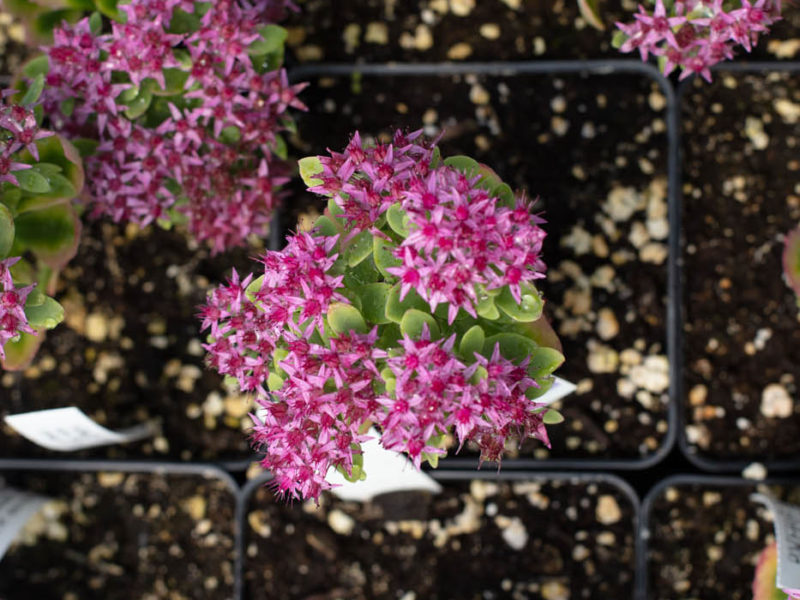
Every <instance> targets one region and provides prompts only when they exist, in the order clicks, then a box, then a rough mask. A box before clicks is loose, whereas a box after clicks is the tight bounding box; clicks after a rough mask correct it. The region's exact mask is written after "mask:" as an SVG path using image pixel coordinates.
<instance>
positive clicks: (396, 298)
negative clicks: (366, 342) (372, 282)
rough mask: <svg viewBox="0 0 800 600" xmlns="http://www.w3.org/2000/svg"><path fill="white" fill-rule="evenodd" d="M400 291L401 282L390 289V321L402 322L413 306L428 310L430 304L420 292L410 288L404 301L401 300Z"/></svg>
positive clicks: (388, 301) (388, 315)
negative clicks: (421, 296)
mask: <svg viewBox="0 0 800 600" xmlns="http://www.w3.org/2000/svg"><path fill="white" fill-rule="evenodd" d="M400 291H401V287H400V284H399V283H398V284H395V285H394V286H392V289H391V290H389V295H388V296H387V298H386V317H387V318H388V319H389V320H390V321H394V322H395V323H400V322H401V321H402V320H403V316H404V315H405V314H406V311H408V310H410V309H412V308H414V309H416V310H421V311H428V309H429V306H428V304H427V303H426V302H425V300H423V299H422V298H420V296H419V294H417V293H416V292H415V291H414V290H408V293H407V294H406V296H405V298H403V300H402V301H400Z"/></svg>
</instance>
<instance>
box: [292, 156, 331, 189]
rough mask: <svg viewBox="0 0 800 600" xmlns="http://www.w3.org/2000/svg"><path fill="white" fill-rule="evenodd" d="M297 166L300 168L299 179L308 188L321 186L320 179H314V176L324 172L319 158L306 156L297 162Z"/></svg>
mask: <svg viewBox="0 0 800 600" xmlns="http://www.w3.org/2000/svg"><path fill="white" fill-rule="evenodd" d="M297 164H298V165H299V166H300V177H302V178H303V182H304V183H305V184H306V185H307V186H308V187H315V186H318V185H322V184H323V181H322V179H319V178H318V177H315V175H319V174H320V173H322V172H323V171H324V170H325V168H324V167H323V166H322V161H320V159H319V156H306V157H305V158H301V159H300V160H299V161H297Z"/></svg>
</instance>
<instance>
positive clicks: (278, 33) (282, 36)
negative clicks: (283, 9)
mask: <svg viewBox="0 0 800 600" xmlns="http://www.w3.org/2000/svg"><path fill="white" fill-rule="evenodd" d="M258 34H259V35H260V36H261V38H260V39H257V40H256V41H255V42H253V43H252V44H250V45H249V46H248V47H247V53H248V54H250V55H251V56H261V55H264V54H272V53H273V52H279V51H280V50H281V49H282V48H283V45H284V43H285V42H286V38H287V36H288V32H287V31H286V30H285V29H284V28H283V27H281V26H279V25H266V26H264V27H259V28H258Z"/></svg>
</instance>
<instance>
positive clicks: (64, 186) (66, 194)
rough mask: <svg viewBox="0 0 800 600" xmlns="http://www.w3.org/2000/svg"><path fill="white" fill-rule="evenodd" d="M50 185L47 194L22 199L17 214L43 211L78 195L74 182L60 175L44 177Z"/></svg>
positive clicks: (54, 174)
mask: <svg viewBox="0 0 800 600" xmlns="http://www.w3.org/2000/svg"><path fill="white" fill-rule="evenodd" d="M39 166H41V165H39ZM44 177H45V179H47V182H48V184H49V185H50V191H49V192H47V193H46V194H38V195H35V196H26V197H24V198H22V200H21V201H20V203H19V205H18V206H17V213H18V214H22V213H25V212H30V211H33V210H43V209H45V208H49V207H51V206H55V205H57V204H61V203H63V202H66V201H68V200H72V199H73V198H75V197H76V196H77V195H78V192H77V190H75V188H74V187H73V185H72V182H71V181H70V180H69V179H67V178H66V177H64V176H63V175H61V174H60V173H52V174H47V175H44Z"/></svg>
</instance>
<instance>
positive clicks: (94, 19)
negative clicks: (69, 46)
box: [89, 11, 103, 35]
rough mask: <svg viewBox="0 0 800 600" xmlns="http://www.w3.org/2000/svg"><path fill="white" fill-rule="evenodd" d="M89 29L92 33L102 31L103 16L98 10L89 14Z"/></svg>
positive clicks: (95, 33) (98, 33)
mask: <svg viewBox="0 0 800 600" xmlns="http://www.w3.org/2000/svg"><path fill="white" fill-rule="evenodd" d="M89 31H91V32H92V35H100V33H101V32H102V31H103V16H102V15H101V14H100V13H99V12H98V11H94V12H93V13H92V14H91V15H89Z"/></svg>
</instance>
